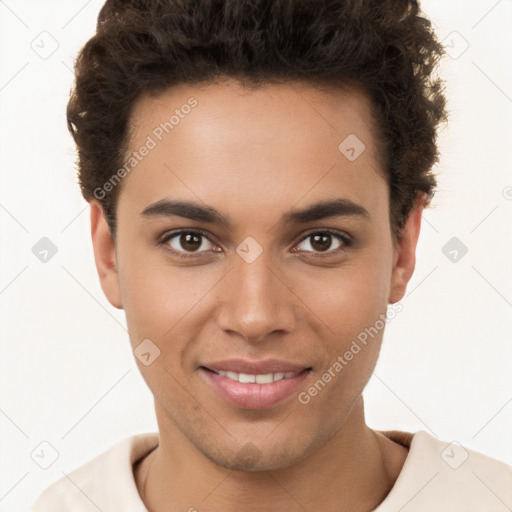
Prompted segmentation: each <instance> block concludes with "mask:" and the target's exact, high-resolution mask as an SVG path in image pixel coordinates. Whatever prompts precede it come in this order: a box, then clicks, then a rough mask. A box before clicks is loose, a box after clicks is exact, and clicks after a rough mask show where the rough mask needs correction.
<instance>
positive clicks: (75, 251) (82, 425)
mask: <svg viewBox="0 0 512 512" xmlns="http://www.w3.org/2000/svg"><path fill="white" fill-rule="evenodd" d="M101 5H102V1H101V0H89V1H88V2H86V1H83V0H79V1H75V0H73V1H66V2H64V1H61V2H57V1H45V2H41V1H27V0H24V1H15V0H5V1H4V0H1V1H0V43H1V46H0V47H1V68H0V107H1V116H0V130H1V132H0V135H1V151H0V169H1V175H0V178H1V187H0V234H1V238H0V244H1V246H0V247H1V250H0V329H1V332H0V342H1V355H0V370H1V371H0V432H1V436H0V509H1V510H3V511H4V512H11V511H18V510H23V509H27V508H28V507H29V505H30V504H31V503H32V502H33V500H34V499H35V498H36V496H37V495H39V493H40V492H41V491H42V490H43V489H44V488H46V487H47V486H48V485H49V484H50V483H51V482H53V481H55V480H56V479H58V478H60V477H62V475H63V472H64V473H69V472H70V471H71V470H73V469H75V468H76V467H78V466H79V465H82V464H83V463H85V462H86V461H88V460H90V459H91V458H93V457H94V456H96V455H97V454H99V453H100V452H102V451H104V450H106V449H108V448H110V447H111V446H112V445H113V444H114V443H115V442H117V441H118V440H120V439H122V438H123V437H125V436H128V435H132V434H135V433H139V432H149V431H155V430H156V428H157V427H156V422H155V419H154V413H153V403H152V397H151V394H150V392H149V391H148V389H147V388H146V385H145V383H144V382H143V380H142V378H141V376H140V374H139V372H138V369H137V367H136V365H135V363H134V360H133V355H132V353H131V350H130V348H129V347H130V345H129V341H128V335H127V333H126V331H125V329H124V325H125V320H124V313H123V312H122V311H118V310H115V309H114V308H113V307H112V306H110V304H109V303H108V302H107V300H106V299H105V297H104V296H103V293H102V291H101V289H100V286H99V282H98V278H97V275H96V270H95V267H94V262H93V253H92V247H91V242H90V235H89V217H88V214H89V209H88V206H87V204H86V203H85V201H84V200H83V198H82V197H81V195H80V191H79V187H78V185H77V178H76V173H75V168H74V160H75V153H74V147H73V145H72V140H71V137H70V136H69V135H68V133H67V129H66V122H65V107H66V103H67V99H68V93H69V90H70V87H71V84H72V78H73V75H72V71H71V68H72V65H73V60H74V57H75V55H76V53H77V51H78V49H79V48H80V46H81V45H82V44H83V43H84V42H85V41H86V40H87V39H88V38H89V37H90V36H91V35H92V33H93V31H94V27H95V19H96V16H97V13H98V11H99V9H100V7H101ZM423 9H424V11H425V12H426V13H427V14H428V15H429V16H431V18H432V20H433V21H434V23H435V26H436V29H437V33H438V35H439V38H440V39H441V40H444V41H445V43H446V45H447V46H448V48H447V50H448V52H449V53H450V55H451V56H450V55H448V56H447V57H446V58H445V61H444V63H443V65H442V67H441V74H442V76H443V77H444V78H445V79H446V80H447V94H448V99H449V110H450V117H451V119H450V122H449V124H448V125H447V127H446V128H445V129H444V130H443V131H442V132H441V134H440V141H439V142H440V149H441V152H442V159H441V163H440V164H439V165H438V166H437V167H436V170H437V172H438V173H439V191H438V193H437V195H436V197H435V200H434V208H433V209H431V210H429V211H427V212H426V213H425V215H424V225H423V229H422V233H421V237H420V242H419V248H418V264H417V268H416V272H415V275H414V277H413V279H412V282H411V283H410V286H409V291H408V296H407V297H406V298H405V299H404V300H403V301H402V303H403V306H404V310H403V312H402V313H400V314H399V315H398V317H397V318H396V319H395V320H393V321H392V322H391V323H390V324H389V325H388V327H387V331H386V335H385V339H384V346H383V351H382V354H381V357H380V360H379V363H378V366H377V369H376V372H375V373H376V376H375V377H374V378H372V380H371V381H370V384H369V385H368V388H367V391H366V404H367V420H368V423H369V425H370V426H372V427H373V428H378V429H400V430H407V431H412V432H414V431H417V430H426V431H427V432H429V433H430V434H432V435H435V436H437V437H438V438H439V439H441V440H443V441H446V442H450V441H453V440H456V441H458V442H460V443H461V444H463V445H465V446H467V447H469V448H472V449H475V450H478V451H481V452H484V453H486V454H488V455H490V456H492V457H495V458H498V459H501V460H503V461H506V462H508V463H509V464H510V463H512V436H511V435H510V432H511V431H512V430H511V427H512V385H511V384H512V378H511V373H512V372H511V356H512V336H511V327H512V321H511V319H512V314H511V313H512V278H511V271H510V261H511V256H510V255H511V254H512V233H511V230H510V220H511V217H512V200H511V199H512V173H511V169H512V156H511V155H512V153H511V151H510V150H511V142H512V140H511V133H512V67H511V66H510V55H511V54H512V36H511V34H512V32H511V31H510V30H509V28H510V24H511V22H512V2H510V0H501V1H496V0H481V1H479V2H467V1H462V0H456V1H455V0H450V2H446V1H445V0H425V1H424V2H423ZM43 31H46V32H48V33H49V34H51V36H49V35H48V34H43V35H40V33H41V32H43ZM454 31H455V32H456V33H455V34H454V33H453V32H454ZM51 37H53V38H54V39H55V41H56V42H52V40H51ZM41 38H45V39H44V49H43V48H41V46H42V45H43V43H41ZM33 41H34V42H33ZM32 42H33V43H32ZM57 43H58V48H57V49H56V51H55V53H53V54H52V55H51V56H49V57H48V58H46V59H43V58H41V57H40V56H39V55H38V54H37V53H36V52H35V51H34V49H33V47H34V48H37V45H38V44H39V46H40V48H39V52H43V51H49V50H51V49H52V45H55V46H56V44H57ZM466 44H467V45H469V47H468V48H467V49H465V45H466ZM31 45H32V47H31ZM464 50H465V51H464ZM462 52H463V53H462ZM44 56H46V55H44ZM455 57H456V58H455ZM44 236H46V237H48V238H49V239H50V240H51V241H52V242H53V243H54V244H55V245H56V246H57V248H58V252H57V254H56V255H55V256H54V257H53V258H52V259H51V260H50V261H49V262H47V263H42V262H40V261H39V260H38V259H37V258H36V257H35V256H34V254H33V253H32V247H33V246H34V245H35V244H36V242H38V241H39V240H40V239H41V238H42V237H44ZM452 237H457V238H459V239H460V240H461V241H462V242H463V243H464V244H465V245H466V246H467V248H468V253H467V254H466V255H465V256H464V257H462V258H461V259H460V260H459V261H458V262H456V263H454V262H452V261H450V260H449V259H448V258H447V257H446V256H445V255H444V254H443V252H442V248H443V246H444V245H445V244H446V243H447V242H448V241H449V240H450V239H451V238H452ZM42 441H46V442H48V443H50V444H51V445H52V446H53V447H54V448H55V450H57V452H58V454H59V456H58V458H57V460H56V461H55V463H54V464H53V465H51V466H50V467H49V468H48V469H42V468H40V467H39V466H38V465H37V464H36V463H35V462H34V460H33V459H32V458H31V455H30V454H31V452H32V451H33V450H34V449H36V447H38V446H39V445H40V443H41V442H42ZM46 453H50V451H49V449H47V450H46Z"/></svg>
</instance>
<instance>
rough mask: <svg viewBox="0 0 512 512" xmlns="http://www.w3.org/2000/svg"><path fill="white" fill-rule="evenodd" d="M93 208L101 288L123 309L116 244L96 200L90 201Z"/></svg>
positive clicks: (92, 219) (93, 229)
mask: <svg viewBox="0 0 512 512" xmlns="http://www.w3.org/2000/svg"><path fill="white" fill-rule="evenodd" d="M89 206H90V208H91V238H92V245H93V250H94V260H95V262H96V269H97V271H98V276H99V279H100V284H101V289H102V290H103V293H104V294H105V296H106V297H107V299H108V301H109V302H110V304H112V306H114V307H115V308H117V309H123V304H122V300H121V293H120V287H119V276H118V273H117V261H116V252H115V244H114V240H113V238H112V234H111V233H110V229H109V227H108V223H107V220H106V217H105V212H104V211H103V208H102V206H101V204H100V203H99V202H98V201H96V200H91V201H90V203H89Z"/></svg>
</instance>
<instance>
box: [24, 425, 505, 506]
mask: <svg viewBox="0 0 512 512" xmlns="http://www.w3.org/2000/svg"><path fill="white" fill-rule="evenodd" d="M381 433H382V434H384V435H386V436H387V437H389V438H390V439H392V440H393V441H395V442H397V443H399V444H402V445H403V446H405V447H407V448H408V449H409V454H408V456H407V459H406V460H405V464H404V466H403V468H402V470H401V472H400V475H399V476H398V479H397V480H396V482H395V485H394V486H393V488H392V489H391V491H390V492H389V494H388V495H387V497H386V499H385V500H384V501H383V502H382V503H381V504H380V505H379V506H378V507H377V508H376V509H375V510H374V512H399V511H400V512H510V511H511V510H512V467H510V466H508V465H506V464H504V463H503V462H500V461H497V460H495V459H492V458H490V457H487V456H486V455H483V454H481V453H478V452H475V451H472V450H468V449H467V448H464V447H462V446H460V445H459V444H457V443H447V442H443V441H439V440H438V439H436V438H434V437H432V436H431V435H430V434H427V433H426V432H424V431H419V432H417V433H416V434H410V433H407V432H399V431H385V432H381ZM158 440H159V436H158V433H148V434H138V435H135V436H131V437H128V438H126V439H123V440H122V441H120V442H119V443H117V444H116V445H114V446H113V447H112V448H110V449H109V450H107V451H106V452H104V453H102V454H101V455H98V456H97V457H96V458H94V459H92V460H91V461H89V462H87V463H86V464H85V465H83V466H81V467H79V468H78V469H75V470H74V471H72V472H71V473H69V474H68V475H67V476H65V477H63V478H61V479H60V480H58V481H56V482H55V483H53V484H52V485H51V486H50V487H48V488H47V489H46V490H45V491H44V492H43V493H42V494H41V495H40V496H39V498H38V499H37V500H36V502H35V504H34V505H33V507H32V509H31V512H98V510H101V511H102V512H148V510H147V509H146V507H145V506H144V503H143V502H142V500H141V498H140V496H139V493H138V491H137V486H136V484H135V478H134V473H133V468H134V465H135V464H136V463H137V461H139V460H140V459H142V458H143V457H144V456H145V455H147V454H148V453H149V452H150V451H151V450H153V449H154V448H155V447H156V446H157V445H158Z"/></svg>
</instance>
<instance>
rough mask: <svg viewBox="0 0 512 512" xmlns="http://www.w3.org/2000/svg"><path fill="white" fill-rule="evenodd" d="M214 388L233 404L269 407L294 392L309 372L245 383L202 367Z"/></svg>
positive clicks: (202, 371)
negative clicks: (279, 378) (272, 379)
mask: <svg viewBox="0 0 512 512" xmlns="http://www.w3.org/2000/svg"><path fill="white" fill-rule="evenodd" d="M200 370H201V373H202V374H203V375H204V376H205V377H206V379H207V381H208V382H209V383H210V384H211V385H212V386H213V387H214V389H215V390H216V391H217V392H218V393H219V394H220V395H221V396H222V397H223V398H224V399H225V400H226V401H227V402H229V403H230V404H231V405H234V406H235V407H241V408H243V409H267V408H268V407H272V406H273V405H276V404H278V403H279V402H281V401H282V400H284V399H285V398H287V397H289V396H290V395H291V394H293V393H294V392H295V391H296V390H297V388H298V387H299V386H300V384H301V383H302V381H303V380H304V379H305V378H306V376H307V375H308V373H309V369H305V370H303V371H302V372H301V373H299V374H298V375H296V376H295V377H290V378H288V379H281V380H276V381H274V382H269V383H268V384H257V383H255V382H254V383H252V382H251V383H248V384H244V383H242V382H238V381H236V380H232V379H228V378H227V377H222V376H220V375H218V374H216V373H214V372H212V371H210V370H207V369H205V368H200Z"/></svg>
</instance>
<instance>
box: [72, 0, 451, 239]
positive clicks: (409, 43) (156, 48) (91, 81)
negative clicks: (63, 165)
mask: <svg viewBox="0 0 512 512" xmlns="http://www.w3.org/2000/svg"><path fill="white" fill-rule="evenodd" d="M443 54H444V49H443V47H442V45H441V44H440V43H439V41H438V40H437V38H436V36H435V34H434V32H433V29H432V27H431V23H430V21H429V20H428V19H427V18H425V16H424V15H423V14H422V13H421V11H420V7H419V5H418V3H417V2H416V1H414V0H107V2H106V3H105V5H104V6H103V8H102V9H101V12H100V14H99V16H98V24H97V31H96V34H95V35H94V36H93V37H92V38H91V39H90V40H89V41H88V42H87V43H86V44H85V45H84V47H83V48H82V49H81V51H80V53H79V56H78V59H77V61H76V65H75V75H76V76H75V87H74V90H73V91H72V93H71V98H70V100H69V103H68V107H67V118H68V127H69V130H70V132H71V134H72V135H73V137H74V140H75V142H76V144H77V147H78V170H79V183H80V187H81V190H82V194H83V196H84V198H85V199H86V200H87V201H90V200H91V199H92V198H96V199H99V200H100V202H101V204H102V207H103V209H104V211H105V214H106V217H107V220H108V224H109V228H110V231H111V233H112V235H113V236H114V237H115V232H116V216H115V210H116V199H117V197H118V194H119V190H120V188H121V187H120V186H117V187H109V188H112V190H109V193H104V190H105V189H104V188H102V187H103V185H104V184H105V183H107V182H108V181H109V179H111V177H112V176H113V174H114V173H115V172H116V170H117V169H119V168H120V167H121V166H122V164H123V158H124V157H125V155H126V152H127V139H128V138H129V137H128V134H129V126H130V115H131V112H132V110H133V106H134V103H135V102H136V100H137V99H138V98H139V97H140V96H141V95H142V94H156V93H158V92H159V91H163V90H165V89H166V88H169V87H172V86H173V85H176V84H180V83H186V84H191V85H192V84H198V83H201V82H203V83H209V82H216V81H219V80H221V79H223V78H224V79H225V78H236V79H238V80H240V82H241V83H242V84H243V85H244V86H257V85H258V84H263V85H264V84H268V83H286V82H293V81H300V82H304V83H307V84H311V85H313V86H315V85H316V86H320V85H321V84H330V85H334V86H335V87H339V88H343V87H344V86H347V85H352V86H353V85H355V86H357V87H359V88H361V89H362V90H363V91H365V92H366V93H367V94H368V95H369V97H370V99H371V101H372V108H373V115H374V118H375V121H376V126H377V130H378V134H379V136H378V139H379V140H378V144H379V148H380V149H381V153H382V155H381V157H382V163H383V168H384V169H385V170H386V172H387V180H388V183H389V190H390V221H391V226H392V230H393V233H394V235H398V234H399V230H400V228H401V227H402V226H403V224H404V222H405V220H406V219H407V216H408V214H409V212H410V211H411V209H412V208H413V206H414V204H415V202H416V200H417V198H418V194H420V193H426V194H428V195H429V197H432V195H433V191H434V189H435V186H436V178H435V176H434V175H433V173H432V166H433V165H434V164H435V163H436V162H437V161H438V158H439V154H438V149H437V145H436V138H437V130H438V126H439V123H440V122H441V121H445V120H446V117H447V116H446V110H445V106H446V105H445V104H446V100H445V97H444V94H443V82H442V80H441V79H439V78H438V77H437V76H436V75H435V71H436V67H437V64H438V62H439V59H440V57H442V55H443ZM99 189H101V190H102V191H103V192H102V194H101V196H100V197H98V194H96V195H95V190H99Z"/></svg>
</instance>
